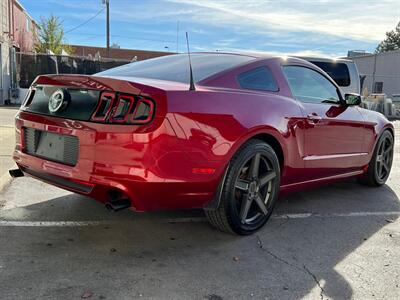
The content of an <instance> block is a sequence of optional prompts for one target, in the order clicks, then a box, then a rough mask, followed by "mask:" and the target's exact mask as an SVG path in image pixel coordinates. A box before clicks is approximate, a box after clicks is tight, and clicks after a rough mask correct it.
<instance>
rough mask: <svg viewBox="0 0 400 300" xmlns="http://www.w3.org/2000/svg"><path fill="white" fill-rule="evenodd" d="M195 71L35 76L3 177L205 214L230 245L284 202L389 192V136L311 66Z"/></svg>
mask: <svg viewBox="0 0 400 300" xmlns="http://www.w3.org/2000/svg"><path fill="white" fill-rule="evenodd" d="M191 63H192V70H193V71H192V72H191V71H190V68H189V60H188V56H187V55H184V54H180V55H171V56H165V57H161V58H155V59H150V60H146V61H141V62H135V63H132V64H128V65H124V66H121V67H118V68H114V69H110V70H107V71H104V72H101V73H98V74H95V75H94V76H83V75H45V76H39V77H38V78H37V79H36V80H35V82H34V83H33V84H32V87H31V89H30V93H29V95H28V96H27V98H26V100H25V102H24V104H23V105H22V107H21V109H20V111H19V113H18V115H17V116H16V132H17V135H16V140H17V142H16V148H15V152H14V159H15V161H16V163H17V165H18V167H19V169H17V170H11V171H10V173H11V174H12V175H13V176H14V177H18V176H22V175H24V174H27V175H31V176H33V177H35V178H38V179H40V180H43V181H46V182H48V183H51V184H54V185H56V186H59V187H62V188H65V189H67V190H71V191H74V192H77V193H80V194H84V195H88V196H91V197H93V198H95V199H97V200H99V201H101V202H103V203H105V205H106V206H107V208H110V209H113V210H119V209H123V208H132V209H134V210H137V211H150V210H155V209H183V208H204V210H205V212H206V216H207V218H208V219H209V221H210V222H211V223H212V224H213V225H214V226H215V227H217V228H219V229H221V230H223V231H227V232H233V233H237V234H250V233H252V232H254V231H256V230H257V229H259V228H260V227H261V226H263V225H264V224H265V222H266V221H267V220H268V218H269V217H270V216H271V213H272V209H273V207H274V204H275V202H276V199H277V197H278V194H279V193H280V192H286V191H291V190H295V189H298V188H305V187H307V186H313V185H316V184H319V183H323V182H330V181H332V180H337V179H342V178H347V177H358V178H359V181H360V182H362V183H366V184H368V185H371V186H380V185H382V184H384V183H385V181H386V180H387V178H388V176H389V172H390V168H391V164H392V159H393V145H394V132H393V126H392V125H391V123H390V122H388V120H387V119H386V118H385V117H384V116H383V115H381V114H379V113H376V112H372V111H368V110H365V109H362V108H360V107H359V104H360V102H361V98H360V96H358V95H344V96H343V95H342V94H341V92H340V90H339V88H338V86H337V85H336V84H335V82H334V81H333V80H332V79H331V78H330V77H329V76H328V75H327V74H326V73H324V72H323V71H322V70H321V69H319V68H318V67H317V66H315V65H313V64H311V63H308V62H306V61H304V60H301V59H296V58H280V57H265V56H254V55H239V54H224V53H197V54H192V62H191ZM191 75H192V76H191Z"/></svg>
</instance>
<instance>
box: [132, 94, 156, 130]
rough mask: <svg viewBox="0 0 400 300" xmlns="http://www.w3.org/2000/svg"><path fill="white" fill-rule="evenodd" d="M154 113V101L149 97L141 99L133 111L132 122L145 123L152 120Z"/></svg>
mask: <svg viewBox="0 0 400 300" xmlns="http://www.w3.org/2000/svg"><path fill="white" fill-rule="evenodd" d="M153 114H154V103H153V101H151V100H149V99H144V98H142V99H139V100H138V102H137V103H136V107H135V111H134V112H133V115H132V118H131V120H130V121H131V123H136V124H145V123H148V122H150V121H151V119H152V118H153Z"/></svg>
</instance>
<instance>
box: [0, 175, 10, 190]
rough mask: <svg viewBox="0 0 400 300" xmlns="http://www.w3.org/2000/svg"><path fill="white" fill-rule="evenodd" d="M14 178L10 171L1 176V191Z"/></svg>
mask: <svg viewBox="0 0 400 300" xmlns="http://www.w3.org/2000/svg"><path fill="white" fill-rule="evenodd" d="M12 179H13V178H12V177H11V176H10V174H8V172H7V173H5V174H3V175H2V176H1V177H0V193H1V192H2V191H3V190H4V189H5V188H6V187H7V186H8V185H9V184H10V183H11V181H12Z"/></svg>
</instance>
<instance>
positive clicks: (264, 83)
mask: <svg viewBox="0 0 400 300" xmlns="http://www.w3.org/2000/svg"><path fill="white" fill-rule="evenodd" d="M237 79H238V82H239V85H240V87H241V88H244V89H248V90H260V91H270V92H277V91H278V84H277V83H276V80H275V78H274V76H273V75H272V72H271V71H270V70H269V69H268V68H266V67H259V68H256V69H253V70H250V71H246V72H244V73H241V74H239V75H238V78H237Z"/></svg>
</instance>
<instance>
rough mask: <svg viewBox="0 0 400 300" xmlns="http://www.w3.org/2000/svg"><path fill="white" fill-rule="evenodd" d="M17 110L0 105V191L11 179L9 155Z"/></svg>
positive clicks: (11, 165)
mask: <svg viewBox="0 0 400 300" xmlns="http://www.w3.org/2000/svg"><path fill="white" fill-rule="evenodd" d="M17 111H18V108H16V107H7V106H3V107H0V191H1V190H2V189H3V188H4V187H5V186H6V185H7V184H8V183H9V182H10V181H11V177H10V176H9V174H8V170H9V169H11V168H12V167H13V166H15V164H14V162H13V161H12V159H11V156H12V151H13V149H14V145H15V134H14V131H15V129H14V116H15V114H16V113H17ZM0 205H1V203H0Z"/></svg>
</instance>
